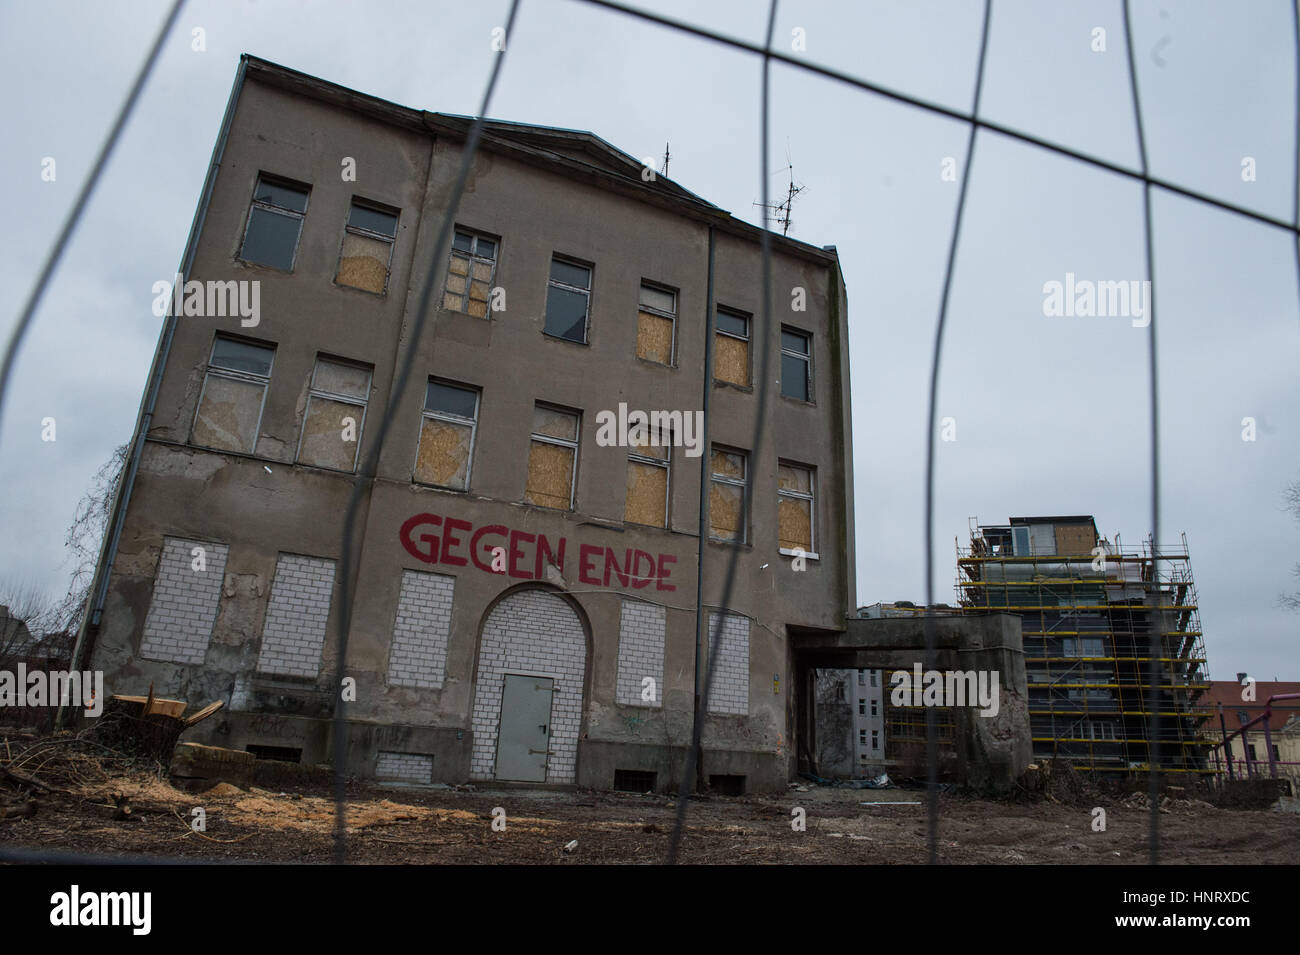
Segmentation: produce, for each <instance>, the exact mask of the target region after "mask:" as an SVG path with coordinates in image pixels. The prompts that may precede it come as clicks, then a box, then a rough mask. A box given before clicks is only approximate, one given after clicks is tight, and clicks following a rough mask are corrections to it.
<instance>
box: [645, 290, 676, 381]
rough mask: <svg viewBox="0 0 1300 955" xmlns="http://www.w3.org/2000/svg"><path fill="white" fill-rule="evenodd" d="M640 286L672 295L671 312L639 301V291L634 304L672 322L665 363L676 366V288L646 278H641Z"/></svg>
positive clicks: (669, 366)
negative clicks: (671, 338) (671, 332)
mask: <svg viewBox="0 0 1300 955" xmlns="http://www.w3.org/2000/svg"><path fill="white" fill-rule="evenodd" d="M641 288H648V289H651V290H652V291H655V292H661V293H663V294H664V295H671V296H672V297H673V310H672V311H671V312H665V311H664V310H663V309H662V308H656V307H655V306H653V305H646V304H644V303H643V302H642V301H641V297H640V293H639V292H638V294H637V303H636V304H637V310H638V311H641V312H647V313H649V314H650V315H658V316H659V317H660V318H666V319H668V320H669V321H670V322H672V324H673V341H672V344H671V345H670V346H669V349H668V361H667V363H666V365H667V367H668V368H676V367H677V289H674V288H669V287H668V286H666V285H660V284H659V283H658V282H650V281H647V280H646V279H642V280H641ZM637 357H638V358H641V356H640V355H638V356H637ZM641 361H650V359H648V358H641ZM651 364H653V365H657V364H659V363H658V362H651Z"/></svg>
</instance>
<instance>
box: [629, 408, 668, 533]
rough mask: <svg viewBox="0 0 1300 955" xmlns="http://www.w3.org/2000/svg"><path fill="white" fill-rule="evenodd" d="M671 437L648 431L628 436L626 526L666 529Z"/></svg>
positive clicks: (664, 433) (663, 433)
mask: <svg viewBox="0 0 1300 955" xmlns="http://www.w3.org/2000/svg"><path fill="white" fill-rule="evenodd" d="M672 443H673V442H672V435H671V434H669V433H667V432H661V433H657V434H651V433H650V432H649V430H648V429H647V430H646V431H640V430H638V431H636V432H635V433H632V432H629V434H628V455H627V499H626V502H625V503H624V505H623V520H624V521H626V522H628V523H630V524H649V525H651V526H652V527H667V526H668V489H669V469H670V466H671V461H672V455H671V452H672Z"/></svg>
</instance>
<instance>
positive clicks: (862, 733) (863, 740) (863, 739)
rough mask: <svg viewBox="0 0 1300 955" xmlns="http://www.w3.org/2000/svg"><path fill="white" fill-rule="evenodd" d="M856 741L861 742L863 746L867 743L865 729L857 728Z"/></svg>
mask: <svg viewBox="0 0 1300 955" xmlns="http://www.w3.org/2000/svg"><path fill="white" fill-rule="evenodd" d="M858 742H859V743H861V744H862V745H863V746H866V745H867V731H866V730H858Z"/></svg>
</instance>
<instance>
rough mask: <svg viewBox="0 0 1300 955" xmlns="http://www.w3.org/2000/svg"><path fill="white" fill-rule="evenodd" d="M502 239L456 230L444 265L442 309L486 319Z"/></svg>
mask: <svg viewBox="0 0 1300 955" xmlns="http://www.w3.org/2000/svg"><path fill="white" fill-rule="evenodd" d="M500 249H501V240H500V239H497V238H495V237H493V236H487V235H483V234H481V233H478V232H470V231H468V230H465V229H457V230H456V234H455V235H454V236H453V237H452V240H451V261H450V262H449V263H448V264H447V288H446V290H445V291H443V293H442V307H443V308H446V309H450V310H451V311H453V312H468V313H469V314H470V315H473V316H474V317H475V318H486V317H487V313H488V297H489V296H490V295H491V292H492V278H493V275H494V273H495V272H496V267H497V253H498V252H499V251H500Z"/></svg>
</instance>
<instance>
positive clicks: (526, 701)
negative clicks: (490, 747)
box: [496, 673, 555, 783]
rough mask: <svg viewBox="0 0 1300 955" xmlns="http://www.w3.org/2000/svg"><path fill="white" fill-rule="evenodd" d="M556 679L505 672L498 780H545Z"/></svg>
mask: <svg viewBox="0 0 1300 955" xmlns="http://www.w3.org/2000/svg"><path fill="white" fill-rule="evenodd" d="M554 682H555V681H553V680H550V679H548V678H546V677H542V676H518V675H516V674H513V673H507V674H506V685H505V690H504V691H503V692H502V694H501V725H500V727H499V728H498V730H497V772H496V778H497V779H511V780H519V781H521V782H536V783H542V782H546V757H547V756H548V755H550V744H551V692H552V686H553V684H554Z"/></svg>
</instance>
